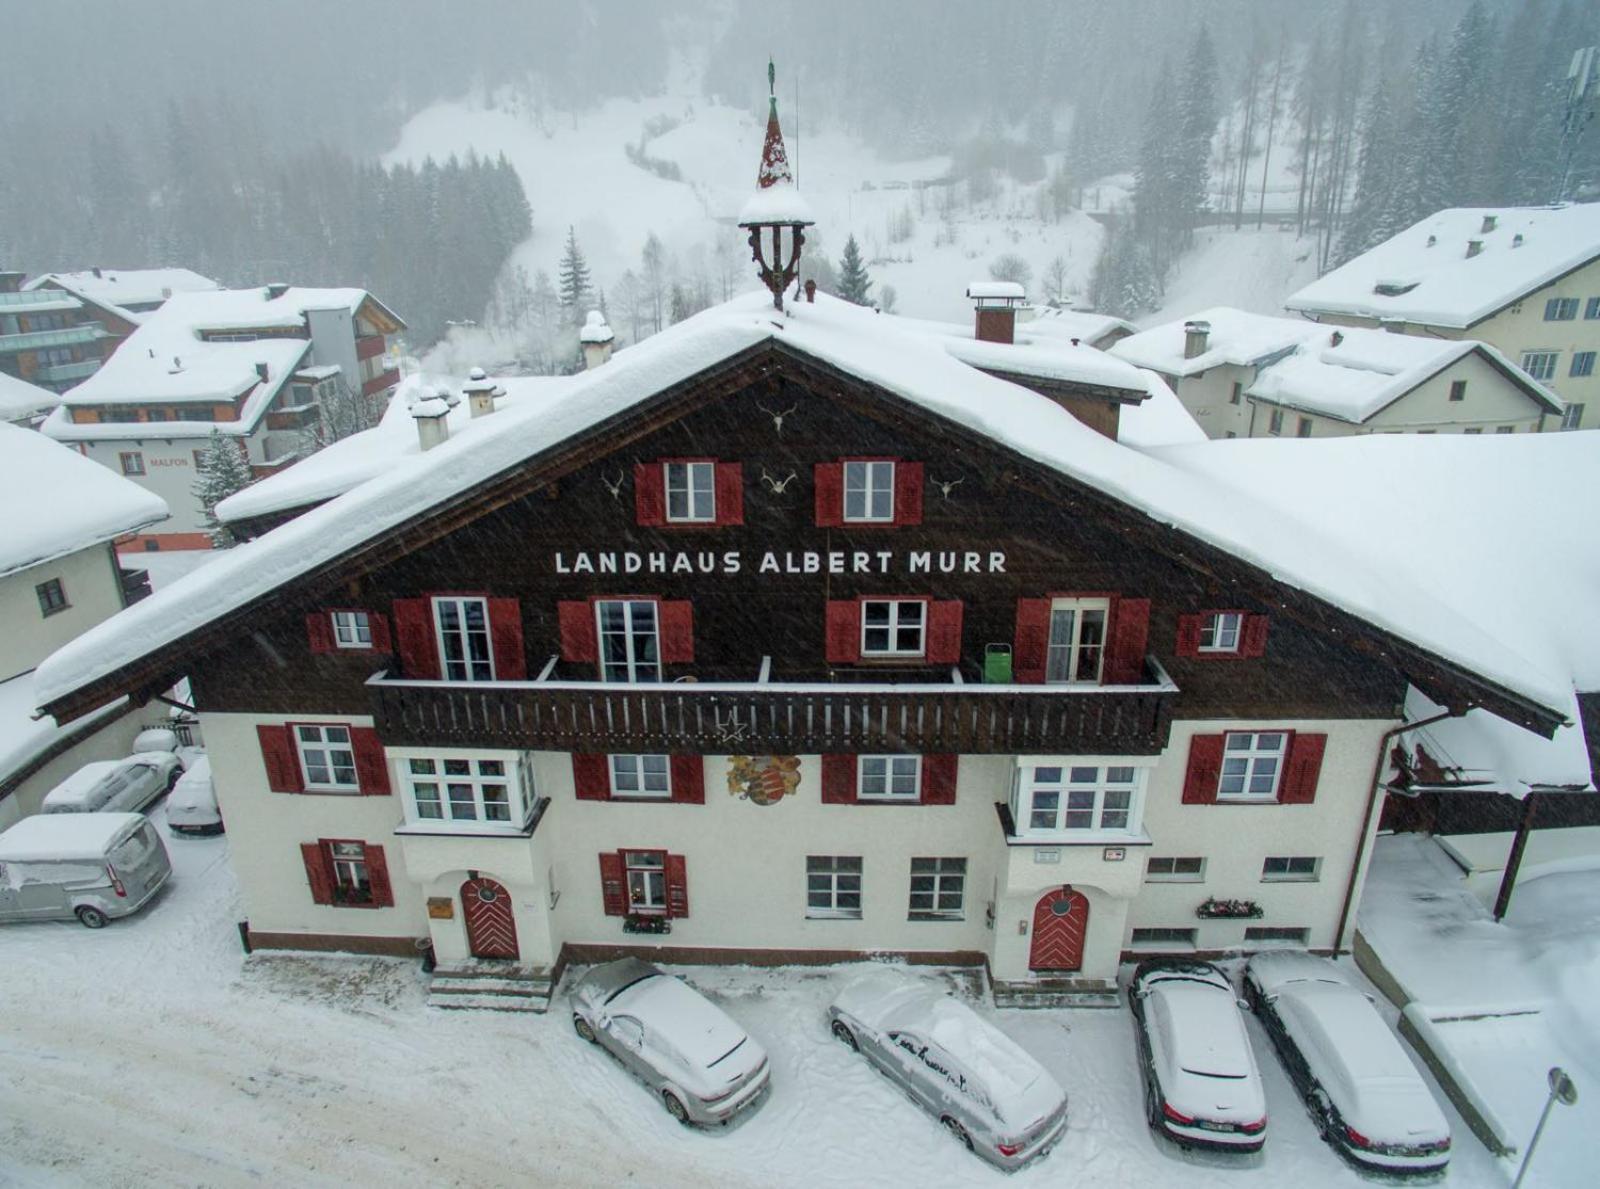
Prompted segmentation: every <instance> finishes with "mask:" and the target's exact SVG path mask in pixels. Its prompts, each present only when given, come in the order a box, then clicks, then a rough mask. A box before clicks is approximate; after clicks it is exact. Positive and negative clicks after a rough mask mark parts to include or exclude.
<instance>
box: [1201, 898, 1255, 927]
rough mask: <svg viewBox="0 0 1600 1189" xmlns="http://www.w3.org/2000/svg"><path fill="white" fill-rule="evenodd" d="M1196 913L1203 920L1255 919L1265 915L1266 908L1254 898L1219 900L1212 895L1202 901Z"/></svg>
mask: <svg viewBox="0 0 1600 1189" xmlns="http://www.w3.org/2000/svg"><path fill="white" fill-rule="evenodd" d="M1194 915H1195V916H1197V917H1199V918H1200V919H1201V920H1203V921H1215V920H1233V921H1238V920H1245V921H1254V920H1259V919H1260V918H1261V917H1263V916H1265V915H1266V910H1265V909H1263V908H1262V907H1261V905H1259V904H1257V903H1256V902H1255V901H1254V900H1218V899H1217V898H1216V897H1215V896H1210V897H1207V898H1206V899H1205V900H1202V901H1201V902H1200V907H1199V908H1197V909H1195V910H1194Z"/></svg>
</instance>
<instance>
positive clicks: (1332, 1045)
mask: <svg viewBox="0 0 1600 1189" xmlns="http://www.w3.org/2000/svg"><path fill="white" fill-rule="evenodd" d="M1244 992H1245V998H1246V999H1247V1000H1248V1001H1249V1003H1250V1006H1251V1008H1252V1009H1254V1011H1255V1013H1256V1015H1257V1016H1259V1017H1260V1018H1261V1023H1262V1025H1263V1027H1265V1028H1266V1030H1267V1035H1268V1036H1270V1037H1271V1038H1272V1043H1273V1046H1274V1047H1275V1048H1276V1049H1277V1050H1278V1056H1279V1057H1280V1058H1281V1059H1282V1061H1283V1067H1284V1068H1285V1069H1286V1070H1288V1072H1289V1077H1290V1079H1291V1080H1293V1082H1294V1084H1295V1087H1296V1088H1297V1089H1298V1090H1299V1091H1300V1094H1301V1096H1302V1097H1304V1099H1305V1101H1306V1109H1308V1110H1309V1111H1310V1112H1311V1117H1312V1119H1313V1120H1314V1121H1315V1122H1316V1124H1317V1127H1318V1129H1319V1130H1320V1131H1321V1132H1322V1138H1323V1139H1325V1140H1327V1141H1328V1142H1329V1143H1330V1144H1332V1145H1333V1146H1334V1147H1335V1148H1337V1149H1338V1150H1339V1151H1341V1152H1343V1153H1344V1154H1345V1156H1347V1157H1348V1158H1349V1159H1350V1160H1352V1161H1354V1162H1356V1163H1357V1164H1361V1165H1364V1166H1367V1167H1369V1168H1377V1169H1382V1170H1384V1171H1386V1172H1391V1173H1392V1172H1408V1171H1409V1172H1432V1171H1434V1170H1436V1169H1441V1168H1443V1167H1444V1166H1445V1165H1446V1164H1448V1163H1449V1161H1450V1124H1449V1123H1448V1122H1447V1121H1446V1120H1445V1117H1444V1112H1443V1111H1441V1110H1440V1109H1439V1105H1438V1103H1436V1102H1435V1101H1434V1099H1433V1095H1432V1094H1430V1093H1429V1092H1428V1087H1427V1085H1426V1084H1424V1082H1423V1080H1422V1078H1421V1076H1420V1075H1419V1074H1418V1073H1417V1069H1416V1066H1414V1065H1413V1064H1412V1063H1411V1059H1410V1058H1409V1057H1407V1056H1406V1052H1405V1050H1404V1049H1403V1048H1402V1047H1401V1046H1400V1041H1399V1040H1398V1039H1397V1038H1396V1037H1395V1035H1394V1033H1393V1032H1391V1031H1390V1030H1389V1027H1388V1025H1387V1024H1385V1023H1384V1022H1383V1018H1382V1017H1381V1016H1379V1015H1378V1012H1377V1010H1376V1009H1375V1008H1374V1007H1373V1006H1372V1002H1371V1001H1370V1000H1369V999H1368V998H1367V996H1366V995H1365V994H1364V993H1363V992H1361V991H1360V990H1358V989H1357V988H1356V987H1354V986H1353V985H1351V983H1350V981H1349V980H1348V979H1347V978H1346V977H1345V974H1344V972H1343V971H1342V970H1340V969H1339V967H1338V966H1337V965H1335V964H1334V963H1333V962H1330V961H1328V960H1327V959H1326V958H1317V957H1313V956H1312V955H1310V954H1292V953H1285V954H1257V955H1256V956H1255V957H1253V958H1251V959H1250V961H1249V963H1248V964H1247V965H1246V967H1245V979H1244Z"/></svg>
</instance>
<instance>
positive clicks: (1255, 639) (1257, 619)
mask: <svg viewBox="0 0 1600 1189" xmlns="http://www.w3.org/2000/svg"><path fill="white" fill-rule="evenodd" d="M1269 622H1270V620H1268V618H1267V617H1266V616H1265V615H1246V616H1245V617H1244V635H1243V637H1242V638H1241V639H1240V641H1239V652H1240V654H1241V655H1243V656H1266V655H1267V625H1268V623H1269Z"/></svg>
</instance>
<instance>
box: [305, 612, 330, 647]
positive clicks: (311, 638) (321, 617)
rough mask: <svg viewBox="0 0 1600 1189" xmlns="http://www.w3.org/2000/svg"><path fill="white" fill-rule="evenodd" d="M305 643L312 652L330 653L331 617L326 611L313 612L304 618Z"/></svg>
mask: <svg viewBox="0 0 1600 1189" xmlns="http://www.w3.org/2000/svg"><path fill="white" fill-rule="evenodd" d="M306 643H308V644H309V645H311V651H312V652H332V651H333V650H334V647H335V645H334V643H333V616H332V615H331V614H330V613H329V612H327V611H313V612H312V613H311V614H310V615H307V616H306Z"/></svg>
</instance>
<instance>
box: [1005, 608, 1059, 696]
mask: <svg viewBox="0 0 1600 1189" xmlns="http://www.w3.org/2000/svg"><path fill="white" fill-rule="evenodd" d="M1049 648H1050V600H1049V599H1018V600H1017V632H1016V637H1015V640H1014V641H1013V643H1012V646H1011V677H1012V680H1014V681H1018V682H1021V683H1022V684H1024V685H1038V684H1040V683H1042V682H1043V681H1044V672H1045V658H1046V655H1047V653H1048V652H1049Z"/></svg>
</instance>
